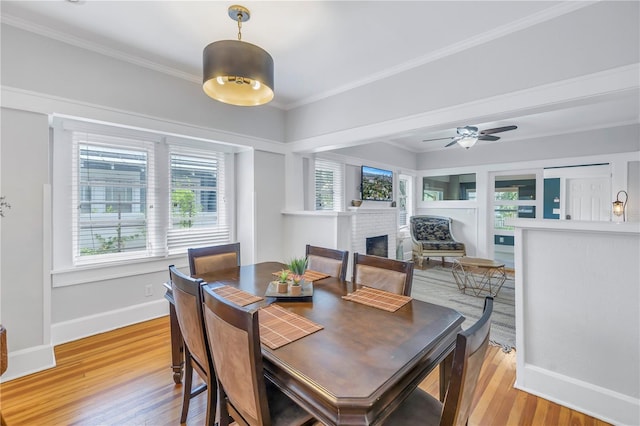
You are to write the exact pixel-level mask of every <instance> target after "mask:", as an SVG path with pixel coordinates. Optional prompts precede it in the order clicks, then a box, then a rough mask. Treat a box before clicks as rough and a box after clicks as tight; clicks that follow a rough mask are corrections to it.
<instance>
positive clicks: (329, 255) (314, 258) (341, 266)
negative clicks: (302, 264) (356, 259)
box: [306, 244, 349, 281]
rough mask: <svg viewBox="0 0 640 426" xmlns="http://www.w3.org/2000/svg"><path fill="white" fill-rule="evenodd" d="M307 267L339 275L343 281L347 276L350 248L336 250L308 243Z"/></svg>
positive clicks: (333, 275)
mask: <svg viewBox="0 0 640 426" xmlns="http://www.w3.org/2000/svg"><path fill="white" fill-rule="evenodd" d="M306 256H307V260H308V262H309V263H308V264H307V269H310V270H312V271H317V272H322V273H324V274H329V275H330V276H332V277H338V278H340V280H341V281H344V280H345V279H346V278H347V264H348V262H349V251H348V250H336V249H330V248H325V247H318V246H312V245H309V244H307V248H306Z"/></svg>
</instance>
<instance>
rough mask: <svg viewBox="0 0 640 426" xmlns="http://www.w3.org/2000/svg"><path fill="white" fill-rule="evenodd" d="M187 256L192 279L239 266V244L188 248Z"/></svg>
mask: <svg viewBox="0 0 640 426" xmlns="http://www.w3.org/2000/svg"><path fill="white" fill-rule="evenodd" d="M187 254H188V257H189V270H190V273H191V276H192V277H193V276H200V275H202V274H206V273H208V272H215V271H220V270H223V269H229V268H234V267H236V266H240V243H231V244H223V245H218V246H210V247H200V248H190V249H188V250H187Z"/></svg>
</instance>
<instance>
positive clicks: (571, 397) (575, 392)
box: [514, 365, 640, 425]
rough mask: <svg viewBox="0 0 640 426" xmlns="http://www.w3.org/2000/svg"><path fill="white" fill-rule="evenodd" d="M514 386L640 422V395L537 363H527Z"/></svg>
mask: <svg viewBox="0 0 640 426" xmlns="http://www.w3.org/2000/svg"><path fill="white" fill-rule="evenodd" d="M514 387H515V388H516V389H520V390H523V391H525V392H528V393H530V394H533V395H536V396H539V397H541V398H544V399H547V400H549V401H553V402H555V403H558V404H561V405H564V406H565V407H568V408H571V409H572V410H576V411H580V412H581V413H584V414H587V415H589V416H592V417H595V418H598V419H600V420H603V421H605V422H608V423H612V424H616V425H639V424H640V399H638V398H633V397H631V396H629V395H624V394H621V393H619V392H615V391H613V390H611V389H606V388H603V387H600V386H597V385H594V384H592V383H587V382H583V381H580V380H577V379H574V378H571V377H567V376H564V375H561V374H558V373H555V372H553V371H549V370H545V369H542V368H539V367H536V366H532V365H525V368H524V371H520V372H518V378H517V380H516V383H515V384H514Z"/></svg>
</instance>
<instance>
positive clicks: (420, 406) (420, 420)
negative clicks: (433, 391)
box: [384, 388, 442, 426]
mask: <svg viewBox="0 0 640 426" xmlns="http://www.w3.org/2000/svg"><path fill="white" fill-rule="evenodd" d="M441 415H442V403H441V402H440V401H438V400H437V399H436V398H434V397H432V396H431V395H429V394H428V393H427V392H425V391H423V390H422V389H420V388H416V389H415V390H414V391H413V392H411V395H409V397H408V398H407V399H405V400H404V401H403V402H402V404H400V406H399V407H398V408H397V409H396V410H395V411H394V412H393V413H391V415H390V416H389V417H387V419H386V420H385V421H384V424H385V425H389V426H393V425H439V424H440V417H441Z"/></svg>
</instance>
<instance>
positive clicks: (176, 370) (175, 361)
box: [169, 303, 184, 384]
mask: <svg viewBox="0 0 640 426" xmlns="http://www.w3.org/2000/svg"><path fill="white" fill-rule="evenodd" d="M169 321H170V326H171V369H172V370H173V381H174V382H175V383H176V384H178V383H181V382H182V376H183V375H184V341H183V340H182V333H181V332H180V325H179V324H178V316H177V315H176V308H175V307H174V306H173V303H169Z"/></svg>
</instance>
